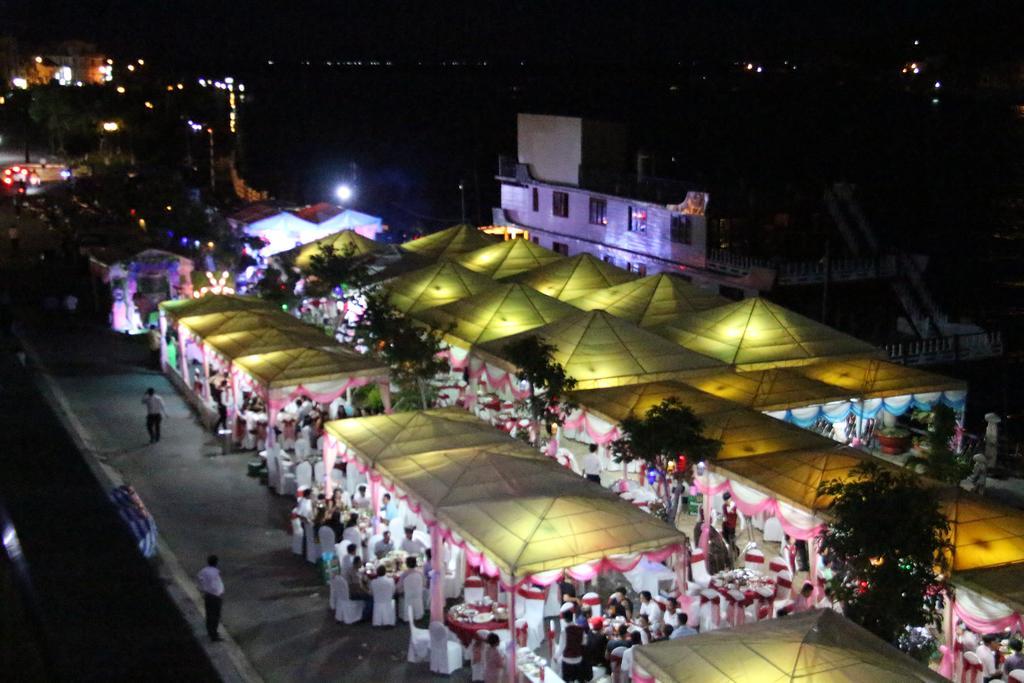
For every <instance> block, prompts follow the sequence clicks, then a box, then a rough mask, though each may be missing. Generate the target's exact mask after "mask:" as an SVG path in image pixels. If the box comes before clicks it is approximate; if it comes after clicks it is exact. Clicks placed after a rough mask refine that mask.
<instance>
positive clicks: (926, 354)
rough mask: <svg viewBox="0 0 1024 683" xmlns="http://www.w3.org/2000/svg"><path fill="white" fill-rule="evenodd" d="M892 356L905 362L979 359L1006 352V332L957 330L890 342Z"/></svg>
mask: <svg viewBox="0 0 1024 683" xmlns="http://www.w3.org/2000/svg"><path fill="white" fill-rule="evenodd" d="M885 350H886V352H888V354H889V359H890V360H892V361H894V362H896V363H902V364H904V365H932V364H938V363H952V362H956V361H962V360H979V359H982V358H993V357H995V356H1001V355H1003V336H1002V334H1001V333H999V332H978V333H976V334H957V335H953V336H949V337H935V338H933V339H920V340H916V341H909V342H898V343H895V344H887V345H886V346H885Z"/></svg>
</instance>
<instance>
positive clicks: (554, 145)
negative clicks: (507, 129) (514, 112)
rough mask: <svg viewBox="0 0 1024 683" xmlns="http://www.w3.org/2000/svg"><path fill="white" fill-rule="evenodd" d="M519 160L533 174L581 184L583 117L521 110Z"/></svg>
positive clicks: (519, 119) (550, 180)
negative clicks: (524, 112)
mask: <svg viewBox="0 0 1024 683" xmlns="http://www.w3.org/2000/svg"><path fill="white" fill-rule="evenodd" d="M516 134H517V139H516V146H517V154H518V156H519V163H521V164H528V165H529V167H530V174H531V175H532V176H533V177H534V178H538V179H541V180H545V181H547V182H549V183H558V184H560V185H578V184H579V182H580V162H581V161H582V154H583V119H580V118H575V117H569V116H544V115H540V114H519V115H518V117H517V119H516Z"/></svg>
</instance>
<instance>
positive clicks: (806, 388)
mask: <svg viewBox="0 0 1024 683" xmlns="http://www.w3.org/2000/svg"><path fill="white" fill-rule="evenodd" d="M795 370H796V369H795V368H773V369H771V370H750V371H747V372H737V371H735V370H732V369H729V370H723V371H722V372H719V373H716V374H714V375H709V376H707V377H691V378H687V379H686V380H684V381H685V382H686V383H687V384H690V385H692V386H694V387H696V388H698V389H700V390H701V391H706V392H708V393H709V394H713V395H715V396H718V397H719V398H724V399H726V400H729V401H732V402H733V403H738V404H739V405H742V406H746V407H748V408H753V409H755V410H783V409H785V408H801V407H803V406H811V405H820V404H824V403H828V402H829V401H844V400H847V399H849V398H850V396H851V394H850V392H849V391H847V390H845V389H843V388H841V387H836V386H832V385H828V384H824V383H822V382H817V381H815V380H813V379H810V378H809V377H806V376H804V375H802V374H798V373H797V372H796V371H795Z"/></svg>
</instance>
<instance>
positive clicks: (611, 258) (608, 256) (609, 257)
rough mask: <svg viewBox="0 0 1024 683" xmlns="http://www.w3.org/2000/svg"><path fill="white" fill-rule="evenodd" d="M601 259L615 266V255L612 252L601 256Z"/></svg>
mask: <svg viewBox="0 0 1024 683" xmlns="http://www.w3.org/2000/svg"><path fill="white" fill-rule="evenodd" d="M601 260H602V261H604V262H605V263H610V264H612V265H613V266H614V265H615V257H614V256H612V255H611V254H605V255H604V256H602V257H601Z"/></svg>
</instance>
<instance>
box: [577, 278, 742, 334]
mask: <svg viewBox="0 0 1024 683" xmlns="http://www.w3.org/2000/svg"><path fill="white" fill-rule="evenodd" d="M570 303H571V304H572V305H573V306H575V307H577V308H581V309H583V310H584V311H593V310H603V311H607V312H608V313H611V314H612V315H614V316H618V317H619V318H624V319H625V320H629V321H630V322H634V323H636V324H637V325H639V326H640V327H654V326H656V325H661V324H663V323H667V322H670V321H672V320H675V319H676V318H678V317H679V316H680V315H682V314H684V313H693V312H695V311H704V310H707V309H709V308H715V307H717V306H721V305H723V304H727V303H729V301H728V299H725V298H723V297H720V296H718V295H717V294H714V293H712V292H709V291H707V290H706V289H701V288H700V287H696V286H694V285H691V284H690V283H689V282H686V281H685V280H683V279H682V278H678V277H674V276H672V275H669V274H667V273H659V274H657V275H648V276H647V277H642V278H640V279H639V280H633V281H631V282H624V283H622V284H620V285H615V286H614V287H608V288H607V289H599V290H597V291H595V292H591V293H589V294H584V295H583V296H581V297H580V298H578V299H573V300H572V301H570Z"/></svg>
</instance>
